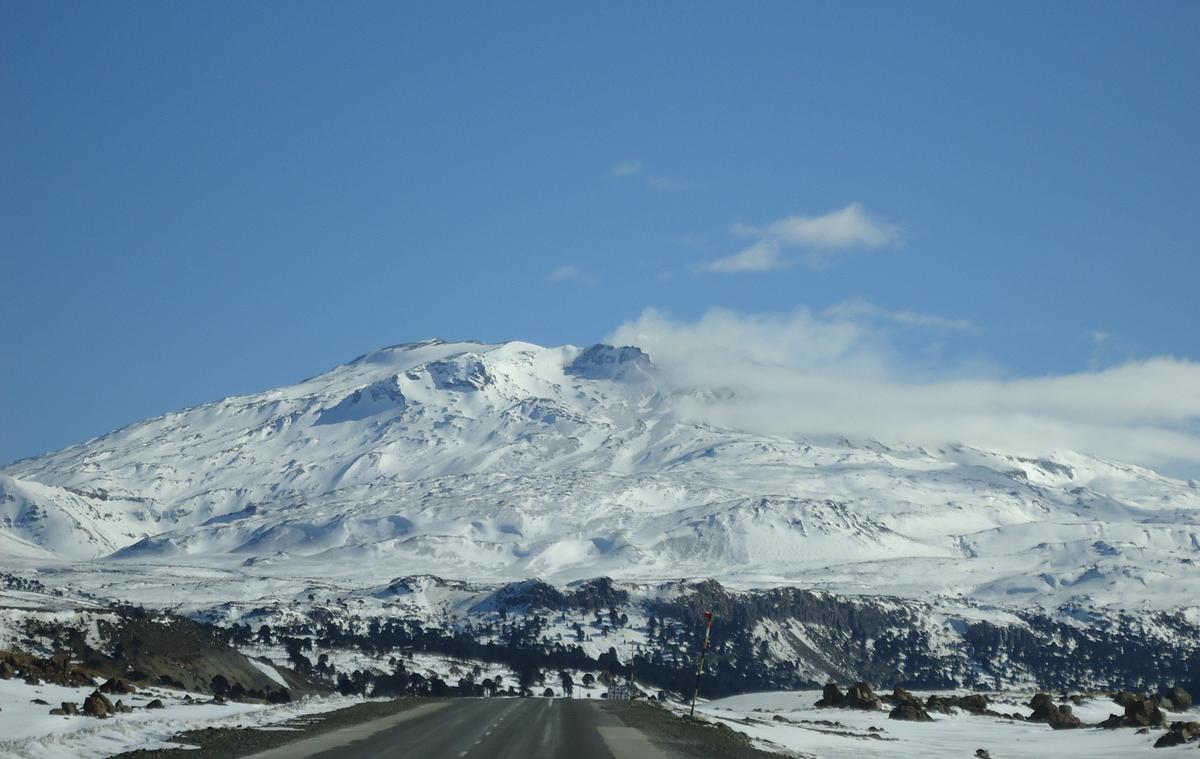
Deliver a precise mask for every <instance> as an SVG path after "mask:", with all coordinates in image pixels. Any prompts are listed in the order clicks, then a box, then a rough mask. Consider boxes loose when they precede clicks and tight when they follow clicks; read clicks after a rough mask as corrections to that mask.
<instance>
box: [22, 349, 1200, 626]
mask: <svg viewBox="0 0 1200 759" xmlns="http://www.w3.org/2000/svg"><path fill="white" fill-rule="evenodd" d="M697 390H699V391H705V390H715V388H687V389H679V388H672V387H669V386H667V385H665V384H664V381H663V380H662V378H661V376H660V373H659V372H658V370H657V369H656V367H655V365H654V364H653V362H652V361H651V357H650V356H647V355H646V354H645V353H643V352H642V351H641V350H639V349H638V348H635V347H628V346H626V347H618V346H610V345H594V346H591V347H588V348H578V347H573V346H561V347H541V346H538V345H533V344H530V343H523V342H509V343H502V344H495V345H489V344H482V343H473V342H471V343H462V342H460V343H450V342H441V341H426V342H421V343H412V344H405V345H397V346H392V347H389V348H384V349H381V350H378V351H374V352H371V353H368V354H366V355H364V356H361V357H359V358H357V359H355V360H354V361H351V362H349V363H347V364H344V365H342V366H338V367H336V368H334V369H332V370H330V371H328V372H325V373H323V374H320V375H318V376H316V377H312V378H310V379H307V380H305V381H303V382H300V383H298V384H295V385H291V386H289V387H283V388H279V389H276V390H270V391H267V392H263V393H258V394H255V395H248V396H239V397H232V398H226V399H224V400H221V401H217V402H215V403H209V404H205V405H202V406H197V407H194V408H190V409H185V410H182V411H178V412H175V413H171V414H166V415H164V416H161V417H158V418H155V419H150V420H147V421H144V422H139V423H136V424H133V425H130V426H128V427H125V428H122V429H120V430H117V431H115V432H112V433H110V434H108V435H105V436H103V437H99V438H96V439H94V440H91V441H88V442H86V443H84V444H81V445H76V446H73V447H71V448H67V449H65V450H62V451H59V452H57V453H52V454H47V455H45V456H41V457H38V458H33V459H26V460H23V461H19V462H16V463H14V464H12V465H10V466H8V467H6V468H4V469H3V470H0V475H3V476H0V518H2V519H3V522H2V527H3V530H2V531H0V552H4V554H5V555H10V556H19V557H26V558H31V559H39V558H40V559H48V558H54V557H55V556H57V557H61V558H66V559H96V558H103V557H109V560H111V561H144V562H178V561H180V560H182V559H184V558H186V560H187V561H189V562H193V563H202V564H206V565H212V566H219V567H227V566H239V565H241V564H243V563H248V565H256V566H264V565H265V564H266V563H268V562H269V563H271V564H273V565H275V566H277V567H281V568H282V569H281V571H293V570H294V571H296V572H298V573H302V574H309V575H311V576H330V575H334V574H356V576H357V575H364V576H369V578H370V579H371V580H372V581H375V580H380V579H381V578H382V579H386V578H391V577H396V576H401V575H406V574H415V573H419V572H429V573H433V574H438V575H441V576H446V577H458V578H463V579H468V578H471V579H475V578H479V579H506V578H516V577H526V576H530V575H538V576H543V577H547V578H552V579H558V580H563V581H569V580H572V579H576V578H584V577H594V576H597V575H600V574H608V575H612V576H619V577H629V578H669V577H691V576H696V575H704V576H716V577H719V578H720V579H723V580H727V581H733V582H735V583H748V584H792V583H801V584H809V585H819V586H821V587H827V588H833V589H839V590H842V591H847V592H862V591H863V590H869V591H872V592H890V593H895V594H899V595H905V596H924V595H928V594H945V593H953V594H957V593H965V594H967V595H972V596H976V597H979V598H983V599H987V598H997V599H1005V600H1009V601H1012V600H1022V599H1023V600H1028V601H1033V602H1038V603H1041V602H1059V601H1064V600H1067V599H1075V600H1078V599H1088V600H1090V601H1096V602H1100V603H1107V602H1110V601H1112V602H1116V599H1119V598H1120V596H1121V595H1122V594H1128V593H1129V592H1130V588H1131V587H1134V586H1136V587H1137V588H1138V597H1139V598H1145V599H1148V602H1149V603H1154V604H1160V603H1161V604H1163V605H1169V604H1172V603H1175V602H1177V601H1180V598H1178V597H1177V596H1179V595H1180V594H1182V593H1183V592H1184V591H1182V590H1178V589H1177V587H1176V586H1177V585H1178V583H1176V582H1175V581H1174V580H1175V578H1177V577H1178V576H1179V574H1180V573H1181V572H1186V571H1194V564H1195V562H1196V561H1197V558H1198V557H1200V527H1198V516H1200V491H1198V490H1197V489H1196V488H1195V487H1194V486H1193V485H1189V484H1188V483H1184V482H1180V481H1177V480H1172V479H1169V478H1166V477H1162V476H1159V475H1158V474H1155V473H1154V472H1151V471H1149V470H1146V469H1143V468H1139V467H1135V466H1125V465H1120V464H1115V463H1111V462H1106V461H1102V460H1099V459H1096V458H1093V457H1089V456H1085V455H1082V454H1078V453H1073V452H1068V451H1063V452H1058V453H1056V454H1054V455H1053V456H1051V457H1044V458H1021V457H1017V456H1013V455H1007V454H1004V453H998V452H991V451H985V450H980V449H976V448H971V447H967V446H954V447H945V448H941V449H937V450H928V449H925V448H921V447H916V446H908V447H905V446H885V445H882V444H880V443H877V442H871V441H864V442H861V443H852V442H849V441H845V440H839V441H833V442H830V441H821V440H806V439H791V438H782V437H771V436H765V435H758V434H751V433H747V432H743V431H738V430H729V429H719V428H715V427H713V426H710V425H708V424H705V423H703V422H702V421H700V420H697V419H694V418H691V417H690V416H688V415H687V414H685V413H683V412H682V411H681V410H680V408H681V404H678V403H677V400H678V399H679V398H681V397H687V398H688V400H689V403H688V404H687V405H688V407H689V408H692V407H694V404H695V403H696V402H697V399H698V398H703V399H707V400H705V401H703V402H707V403H721V402H722V401H721V394H720V393H716V392H707V393H706V392H695V391H697ZM289 568H291V569H289Z"/></svg>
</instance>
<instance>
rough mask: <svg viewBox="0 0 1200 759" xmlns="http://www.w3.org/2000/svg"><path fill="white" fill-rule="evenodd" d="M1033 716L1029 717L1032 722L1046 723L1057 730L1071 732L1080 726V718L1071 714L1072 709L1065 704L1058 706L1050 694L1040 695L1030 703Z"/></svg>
mask: <svg viewBox="0 0 1200 759" xmlns="http://www.w3.org/2000/svg"><path fill="white" fill-rule="evenodd" d="M1029 708H1030V709H1032V710H1033V714H1031V715H1029V721H1030V722H1045V723H1046V724H1048V725H1050V727H1052V728H1054V729H1055V730H1069V729H1072V728H1076V727H1079V726H1080V724H1081V723H1080V721H1079V718H1078V717H1076V716H1075V715H1074V714H1072V713H1071V707H1070V706H1067V705H1066V704H1063V705H1061V706H1058V705H1056V704H1055V703H1054V699H1052V698H1051V697H1050V694H1048V693H1039V694H1037V695H1036V696H1034V697H1033V699H1032V700H1030V702H1029Z"/></svg>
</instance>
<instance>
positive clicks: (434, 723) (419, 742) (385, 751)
mask: <svg viewBox="0 0 1200 759" xmlns="http://www.w3.org/2000/svg"><path fill="white" fill-rule="evenodd" d="M605 704H606V702H604V701H593V700H587V699H562V698H520V699H518V698H512V699H509V698H490V699H453V700H448V701H441V702H435V703H431V704H426V705H423V706H420V707H417V708H415V709H411V710H409V711H405V712H400V713H399V714H395V715H392V716H389V717H384V718H381V719H377V720H373V721H371V722H365V723H362V724H359V725H354V726H351V727H347V728H343V729H341V730H336V731H334V732H331V733H325V734H322V735H318V736H315V737H313V738H309V739H306V740H302V741H299V742H297V743H291V744H288V745H286V746H282V747H280V748H277V749H272V750H271V751H266V752H263V753H261V754H256V755H255V756H254V757H251V759H304V758H308V757H317V758H319V759H393V758H395V759H400V758H402V757H412V759H676V756H675V754H674V753H673V752H671V751H669V750H665V749H663V748H662V747H659V746H655V745H654V744H653V743H652V742H651V741H650V739H649V738H648V737H647V736H646V735H645V734H644V733H642V732H641V731H640V730H637V729H635V728H632V727H628V726H626V725H625V724H624V723H623V722H621V720H620V719H619V718H618V717H617V716H615V715H614V714H613V713H611V711H610V710H609V709H607V708H606V707H605Z"/></svg>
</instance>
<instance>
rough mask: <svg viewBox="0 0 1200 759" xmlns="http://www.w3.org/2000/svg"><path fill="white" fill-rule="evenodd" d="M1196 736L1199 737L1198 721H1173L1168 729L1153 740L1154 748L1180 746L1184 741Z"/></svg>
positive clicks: (1188, 741) (1193, 738)
mask: <svg viewBox="0 0 1200 759" xmlns="http://www.w3.org/2000/svg"><path fill="white" fill-rule="evenodd" d="M1196 738H1200V722H1175V723H1173V724H1172V725H1171V729H1170V730H1168V731H1167V732H1165V733H1163V734H1162V736H1160V737H1159V739H1158V740H1157V741H1155V742H1154V748H1168V747H1170V746H1182V745H1183V744H1185V743H1191V742H1192V741H1193V740H1195V739H1196Z"/></svg>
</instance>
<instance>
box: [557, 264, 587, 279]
mask: <svg viewBox="0 0 1200 759" xmlns="http://www.w3.org/2000/svg"><path fill="white" fill-rule="evenodd" d="M546 279H548V280H549V281H551V282H573V281H580V280H585V281H586V280H589V279H591V277H590V276H588V275H587V274H585V273H584V271H583V270H582V269H580V268H579V267H578V266H575V265H573V264H562V265H561V266H556V267H554V269H553V270H552V271H551V272H550V274H549V275H547V276H546Z"/></svg>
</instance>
